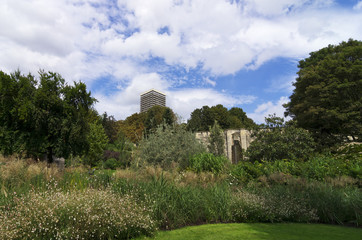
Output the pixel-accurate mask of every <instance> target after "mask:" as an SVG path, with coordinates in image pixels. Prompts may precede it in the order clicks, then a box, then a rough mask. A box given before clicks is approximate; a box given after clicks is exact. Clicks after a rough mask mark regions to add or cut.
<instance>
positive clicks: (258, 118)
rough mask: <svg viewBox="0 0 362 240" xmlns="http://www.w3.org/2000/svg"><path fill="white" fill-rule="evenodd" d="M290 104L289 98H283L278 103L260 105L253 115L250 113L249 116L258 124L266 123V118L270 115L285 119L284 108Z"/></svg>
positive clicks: (269, 102)
mask: <svg viewBox="0 0 362 240" xmlns="http://www.w3.org/2000/svg"><path fill="white" fill-rule="evenodd" d="M288 102H289V99H288V97H286V96H283V97H281V98H280V99H279V100H278V101H277V102H276V103H273V102H271V101H268V102H266V103H263V104H260V105H258V107H257V108H256V109H255V111H254V112H253V113H248V114H247V115H248V117H250V118H251V119H253V120H254V121H255V122H256V123H264V122H265V117H268V116H269V115H270V114H274V113H275V114H276V116H278V117H283V118H284V112H285V108H284V107H283V104H285V103H288ZM287 120H288V119H287Z"/></svg>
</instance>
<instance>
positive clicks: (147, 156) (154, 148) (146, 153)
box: [136, 125, 206, 168]
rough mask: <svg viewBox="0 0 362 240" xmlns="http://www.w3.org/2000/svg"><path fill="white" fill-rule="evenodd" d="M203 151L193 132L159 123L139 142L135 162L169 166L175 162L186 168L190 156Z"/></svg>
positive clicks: (202, 146)
mask: <svg viewBox="0 0 362 240" xmlns="http://www.w3.org/2000/svg"><path fill="white" fill-rule="evenodd" d="M205 151H206V149H205V147H204V145H203V144H202V143H201V142H199V141H198V140H197V139H196V137H195V134H194V133H192V132H190V131H187V130H185V129H184V128H182V127H179V126H177V125H175V126H170V125H159V126H158V127H157V129H156V130H155V131H154V132H152V133H150V134H149V135H148V136H147V137H146V138H145V139H143V140H142V141H141V142H140V147H139V152H138V156H137V159H136V160H137V162H136V164H137V165H140V164H141V165H142V163H148V164H153V165H156V166H157V165H159V166H161V167H163V168H170V167H171V166H172V163H175V164H178V165H179V166H180V167H181V168H186V167H188V164H189V158H190V157H191V156H193V155H195V154H197V153H201V152H205Z"/></svg>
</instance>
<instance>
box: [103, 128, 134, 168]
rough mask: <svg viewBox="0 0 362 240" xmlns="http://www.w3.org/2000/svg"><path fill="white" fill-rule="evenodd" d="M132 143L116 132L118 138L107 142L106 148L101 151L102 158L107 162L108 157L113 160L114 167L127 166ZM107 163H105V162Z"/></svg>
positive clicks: (130, 156)
mask: <svg viewBox="0 0 362 240" xmlns="http://www.w3.org/2000/svg"><path fill="white" fill-rule="evenodd" d="M132 151H133V143H132V142H130V141H129V140H128V139H126V137H125V136H124V135H123V134H122V133H119V134H118V138H117V139H116V140H115V141H114V142H113V143H110V144H108V146H107V147H106V150H105V151H104V152H103V159H104V160H105V161H106V162H107V161H108V160H109V159H113V160H111V161H112V162H114V161H115V164H114V166H115V167H114V168H116V167H123V168H126V167H129V166H130V164H131V161H132ZM106 165H107V164H106Z"/></svg>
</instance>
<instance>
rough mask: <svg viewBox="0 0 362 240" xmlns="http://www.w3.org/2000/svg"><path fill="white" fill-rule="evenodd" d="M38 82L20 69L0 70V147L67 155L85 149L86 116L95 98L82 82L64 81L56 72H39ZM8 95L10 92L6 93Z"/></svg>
mask: <svg viewBox="0 0 362 240" xmlns="http://www.w3.org/2000/svg"><path fill="white" fill-rule="evenodd" d="M39 74H40V80H39V82H37V81H36V80H35V78H34V77H33V76H32V75H30V74H29V75H28V76H24V75H22V74H21V73H20V72H19V71H17V72H15V73H13V74H11V75H10V76H9V75H7V74H5V73H3V72H1V73H0V84H1V85H0V97H1V101H0V108H1V110H2V112H1V113H0V121H1V122H0V128H1V129H2V130H3V133H2V134H0V150H1V152H2V153H3V154H12V153H14V152H16V153H25V154H27V155H28V156H32V157H40V156H42V155H43V154H46V155H47V159H48V161H49V162H52V157H53V155H57V156H63V157H67V156H68V155H69V154H71V153H73V154H76V155H78V154H81V153H83V152H84V151H86V150H87V148H88V144H87V142H86V140H85V139H86V135H87V134H88V132H89V126H88V116H89V114H90V112H91V110H92V105H93V103H94V102H95V101H96V100H95V99H94V98H92V97H91V96H90V93H89V92H87V90H86V86H85V84H84V83H74V86H68V85H66V84H65V80H64V79H63V78H62V77H61V76H60V75H59V74H57V73H52V72H44V71H40V72H39ZM9 94H11V95H9Z"/></svg>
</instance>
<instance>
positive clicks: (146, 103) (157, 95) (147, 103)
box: [140, 89, 166, 113]
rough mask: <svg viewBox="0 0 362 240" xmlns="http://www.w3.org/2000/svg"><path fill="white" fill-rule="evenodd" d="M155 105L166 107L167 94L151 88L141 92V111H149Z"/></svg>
mask: <svg viewBox="0 0 362 240" xmlns="http://www.w3.org/2000/svg"><path fill="white" fill-rule="evenodd" d="M153 106H162V107H166V94H164V93H162V92H159V91H157V90H155V89H151V90H149V91H147V92H144V93H142V94H141V102H140V112H141V113H142V112H147V110H148V109H150V108H151V107H153Z"/></svg>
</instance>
